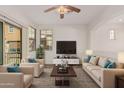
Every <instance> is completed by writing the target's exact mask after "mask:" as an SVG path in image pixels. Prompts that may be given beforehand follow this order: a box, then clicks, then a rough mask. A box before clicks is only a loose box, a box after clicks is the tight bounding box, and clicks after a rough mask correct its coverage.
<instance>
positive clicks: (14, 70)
mask: <svg viewBox="0 0 124 93" xmlns="http://www.w3.org/2000/svg"><path fill="white" fill-rule="evenodd" d="M7 71H8V72H20V68H19V66H10V67H7Z"/></svg>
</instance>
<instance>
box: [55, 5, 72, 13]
mask: <svg viewBox="0 0 124 93" xmlns="http://www.w3.org/2000/svg"><path fill="white" fill-rule="evenodd" d="M57 12H59V13H60V14H65V13H69V12H72V11H71V10H70V9H67V8H65V7H64V6H60V7H59V8H58V9H57Z"/></svg>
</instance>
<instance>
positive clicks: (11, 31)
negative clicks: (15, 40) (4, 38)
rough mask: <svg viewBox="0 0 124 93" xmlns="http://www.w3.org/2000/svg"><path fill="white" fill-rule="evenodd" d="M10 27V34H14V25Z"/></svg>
mask: <svg viewBox="0 0 124 93" xmlns="http://www.w3.org/2000/svg"><path fill="white" fill-rule="evenodd" d="M8 27H9V30H8V31H9V33H13V32H14V26H13V25H8Z"/></svg>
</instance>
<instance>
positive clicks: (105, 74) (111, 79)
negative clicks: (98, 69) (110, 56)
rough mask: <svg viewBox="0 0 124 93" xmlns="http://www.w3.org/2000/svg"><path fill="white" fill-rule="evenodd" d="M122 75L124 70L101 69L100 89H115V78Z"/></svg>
mask: <svg viewBox="0 0 124 93" xmlns="http://www.w3.org/2000/svg"><path fill="white" fill-rule="evenodd" d="M116 75H124V69H104V68H103V69H102V77H101V82H102V87H105V88H109V87H113V88H114V87H115V76H116Z"/></svg>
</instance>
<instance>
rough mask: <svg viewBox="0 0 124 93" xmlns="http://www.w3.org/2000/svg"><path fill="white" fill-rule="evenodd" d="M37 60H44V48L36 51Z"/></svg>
mask: <svg viewBox="0 0 124 93" xmlns="http://www.w3.org/2000/svg"><path fill="white" fill-rule="evenodd" d="M36 58H37V59H44V48H43V47H41V46H40V47H39V48H37V49H36Z"/></svg>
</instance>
